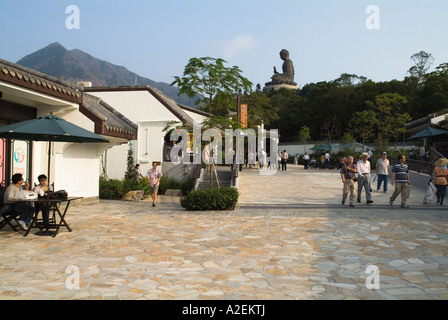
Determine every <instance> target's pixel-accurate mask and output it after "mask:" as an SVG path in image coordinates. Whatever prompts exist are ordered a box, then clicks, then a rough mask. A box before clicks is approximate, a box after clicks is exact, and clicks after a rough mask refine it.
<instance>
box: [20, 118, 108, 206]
mask: <svg viewBox="0 0 448 320" xmlns="http://www.w3.org/2000/svg"><path fill="white" fill-rule="evenodd" d="M64 119H65V120H66V121H69V122H71V123H73V124H75V125H77V126H79V127H82V128H84V129H86V130H89V131H91V132H94V129H95V128H94V123H93V122H92V121H91V120H90V119H88V118H86V117H85V116H84V115H82V114H81V113H80V112H79V111H78V110H75V111H73V112H70V113H69V114H66V115H64ZM48 146H49V143H48V142H33V171H32V173H31V175H30V177H29V179H30V183H31V186H32V187H33V186H34V183H38V181H37V177H38V176H39V175H40V174H45V175H48ZM98 147H99V146H98V144H96V143H65V142H54V143H53V144H52V153H51V158H50V159H51V163H50V168H51V172H50V183H53V182H54V185H55V189H56V190H62V189H63V190H66V191H67V192H68V194H69V196H82V197H84V198H88V197H97V196H98V192H99V189H98V184H99V181H98V177H99V175H98V167H99V161H100V154H99V152H98V150H99V149H101V148H98Z"/></svg>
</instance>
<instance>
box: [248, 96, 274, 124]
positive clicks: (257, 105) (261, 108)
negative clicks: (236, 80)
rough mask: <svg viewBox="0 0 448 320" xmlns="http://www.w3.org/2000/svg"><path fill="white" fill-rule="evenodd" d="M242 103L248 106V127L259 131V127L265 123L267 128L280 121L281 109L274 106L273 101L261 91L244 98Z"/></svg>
mask: <svg viewBox="0 0 448 320" xmlns="http://www.w3.org/2000/svg"><path fill="white" fill-rule="evenodd" d="M242 102H243V103H246V104H247V105H248V109H247V122H248V123H247V126H248V128H252V129H254V130H257V126H259V125H260V124H261V122H262V121H263V123H264V124H265V125H266V126H269V125H271V124H272V123H273V122H274V121H277V120H279V115H278V112H279V108H278V107H277V106H276V105H273V104H272V101H271V99H270V98H269V97H268V96H267V95H265V94H263V93H261V92H260V91H257V92H252V93H251V94H249V95H246V96H244V97H243V98H242Z"/></svg>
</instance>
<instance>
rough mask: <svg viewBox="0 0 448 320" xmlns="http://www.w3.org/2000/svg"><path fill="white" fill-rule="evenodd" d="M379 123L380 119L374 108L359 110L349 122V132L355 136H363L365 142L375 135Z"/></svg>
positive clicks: (362, 139)
mask: <svg viewBox="0 0 448 320" xmlns="http://www.w3.org/2000/svg"><path fill="white" fill-rule="evenodd" d="M377 124H378V120H377V118H376V115H375V112H374V111H373V110H363V111H357V112H355V113H354V114H353V117H352V118H351V120H350V122H349V132H350V133H351V134H352V135H353V136H354V137H359V138H361V142H362V144H365V143H366V142H367V141H369V140H370V139H371V138H373V137H374V134H375V131H374V130H375V127H376V126H377Z"/></svg>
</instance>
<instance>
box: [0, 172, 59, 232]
mask: <svg viewBox="0 0 448 320" xmlns="http://www.w3.org/2000/svg"><path fill="white" fill-rule="evenodd" d="M37 180H38V181H39V184H38V185H36V186H35V187H34V189H33V192H34V193H35V194H37V195H39V196H44V195H45V194H46V193H47V192H48V191H53V189H52V188H51V186H48V181H47V176H46V175H44V174H41V175H39V177H37ZM11 182H12V183H11V184H10V185H9V186H8V187H7V188H6V190H5V194H4V196H3V201H4V202H3V208H2V210H5V212H8V213H10V214H14V212H15V213H17V214H18V216H19V218H18V219H17V222H18V223H19V225H20V227H21V228H22V229H23V230H28V228H29V226H30V224H31V222H32V219H33V215H34V213H35V212H36V211H38V210H42V212H43V218H44V222H48V210H45V208H35V207H32V206H31V205H28V204H22V203H17V204H8V203H9V202H10V201H13V200H19V199H20V197H21V193H22V194H23V192H25V193H26V192H27V191H31V190H29V187H30V184H29V182H28V181H24V178H23V175H22V174H21V173H16V174H14V175H13V176H12V178H11Z"/></svg>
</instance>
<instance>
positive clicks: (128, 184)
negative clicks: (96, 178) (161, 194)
mask: <svg viewBox="0 0 448 320" xmlns="http://www.w3.org/2000/svg"><path fill="white" fill-rule="evenodd" d="M133 190H143V191H144V193H145V196H148V195H149V192H150V190H149V184H148V180H146V179H140V181H139V182H137V180H134V179H130V180H127V179H122V180H118V179H109V180H106V179H104V178H103V177H100V191H99V197H100V199H109V200H119V199H121V198H122V197H123V196H124V195H125V194H126V193H128V192H129V191H133Z"/></svg>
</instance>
